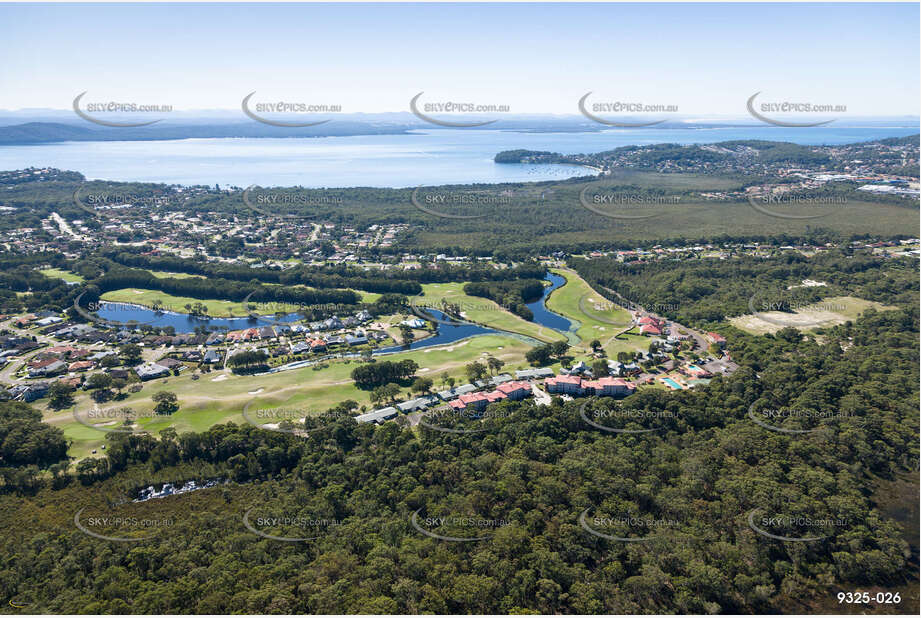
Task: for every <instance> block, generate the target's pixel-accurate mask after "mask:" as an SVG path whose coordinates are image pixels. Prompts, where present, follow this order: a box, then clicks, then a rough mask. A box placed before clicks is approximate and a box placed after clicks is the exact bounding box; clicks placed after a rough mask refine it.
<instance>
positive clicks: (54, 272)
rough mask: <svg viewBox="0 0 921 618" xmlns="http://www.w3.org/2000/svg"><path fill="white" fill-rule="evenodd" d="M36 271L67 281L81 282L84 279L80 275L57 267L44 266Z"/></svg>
mask: <svg viewBox="0 0 921 618" xmlns="http://www.w3.org/2000/svg"><path fill="white" fill-rule="evenodd" d="M38 272H40V273H42V274H43V275H45V276H46V277H49V278H51V279H63V280H64V281H67V282H68V283H83V281H85V280H84V279H83V277H81V276H80V275H75V274H73V273H70V272H67V271H66V270H61V269H59V268H44V269H42V270H40V271H38Z"/></svg>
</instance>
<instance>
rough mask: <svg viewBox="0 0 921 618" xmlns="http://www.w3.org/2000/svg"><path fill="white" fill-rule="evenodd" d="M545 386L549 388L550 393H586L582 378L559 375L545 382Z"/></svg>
mask: <svg viewBox="0 0 921 618" xmlns="http://www.w3.org/2000/svg"><path fill="white" fill-rule="evenodd" d="M544 386H546V387H547V392H548V393H562V394H566V395H581V394H583V392H584V389H583V388H582V378H580V377H579V376H567V375H559V376H556V377H554V378H547V379H546V380H544Z"/></svg>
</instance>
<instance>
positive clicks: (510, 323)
mask: <svg viewBox="0 0 921 618" xmlns="http://www.w3.org/2000/svg"><path fill="white" fill-rule="evenodd" d="M422 290H423V295H422V296H417V297H415V298H414V299H413V302H415V303H420V304H424V305H425V306H430V305H437V304H439V303H440V302H441V301H442V300H446V301H447V302H449V303H452V304H457V305H460V308H461V312H462V317H464V318H465V319H467V320H470V321H471V322H476V323H477V324H481V325H483V326H487V327H489V328H495V329H497V330H504V331H508V332H512V333H519V334H521V335H525V336H527V337H533V338H534V339H538V340H540V341H557V340H560V339H563V335H562V334H560V333H558V332H557V331H555V330H553V329H552V328H547V327H545V326H541V325H540V324H535V323H534V322H529V321H527V320H525V319H524V318H521V317H519V316H517V315H515V314H513V313H511V312H509V311H506V310H505V309H503V308H502V307H500V306H499V304H498V303H496V302H494V301H491V300H489V299H488V298H480V297H478V296H469V295H468V294H465V293H464V284H463V283H426V284H423V286H422Z"/></svg>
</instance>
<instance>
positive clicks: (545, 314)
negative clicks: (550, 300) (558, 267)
mask: <svg viewBox="0 0 921 618" xmlns="http://www.w3.org/2000/svg"><path fill="white" fill-rule="evenodd" d="M544 281H549V282H550V285H548V286H547V287H545V288H544V293H543V295H542V296H541V297H540V300H535V301H534V302H533V303H528V309H530V310H531V313H533V314H534V323H535V324H540V325H541V326H546V327H548V328H552V329H553V330H557V331H560V332H561V333H565V332H566V331H568V330H569V329H570V327H571V326H572V322H570V321H569V320H567V319H566V318H564V317H563V316H561V315H560V314H558V313H554V312H552V311H550V310H549V309H547V305H546V301H547V296H549V295H550V292H552V291H553V290H555V289H557V288H558V287H560V286H561V285H563V284H564V283H566V278H565V277H561V276H559V275H555V274H553V273H547V276H546V277H544Z"/></svg>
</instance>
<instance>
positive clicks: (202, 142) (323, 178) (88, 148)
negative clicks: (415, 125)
mask: <svg viewBox="0 0 921 618" xmlns="http://www.w3.org/2000/svg"><path fill="white" fill-rule="evenodd" d="M917 133H918V127H917V125H915V126H913V127H911V126H910V127H906V126H892V127H891V128H885V127H879V126H872V127H847V126H840V125H836V124H835V123H833V124H831V125H828V126H825V127H812V128H796V129H790V128H782V127H771V126H760V125H759V126H743V127H724V128H708V129H687V128H679V129H674V128H654V127H650V128H640V129H611V130H605V131H598V132H585V133H521V132H515V131H497V130H475V129H474V130H463V131H454V130H448V129H433V130H422V131H413V132H411V133H410V134H406V135H360V136H349V137H319V138H287V139H278V138H233V139H183V140H165V141H143V142H140V141H139V142H63V143H58V144H42V145H27V146H2V147H0V170H11V169H20V168H24V167H29V166H36V167H44V166H53V167H57V168H61V169H66V170H74V171H78V172H82V173H83V174H84V175H85V176H87V178H90V179H103V180H117V181H137V182H163V183H170V184H183V185H194V184H207V185H214V184H220V185H221V186H237V187H247V186H249V185H252V184H259V185H261V186H264V187H268V186H298V185H299V186H303V187H311V188H316V187H355V186H362V187H368V186H371V187H414V186H419V185H437V184H450V183H473V182H482V183H499V182H522V181H537V180H560V179H563V178H568V177H571V176H578V175H585V174H588V173H594V172H592V171H591V170H588V169H587V168H582V167H577V166H570V165H529V164H520V165H519V164H497V163H494V162H493V157H494V156H495V155H496V153H497V152H500V151H502V150H513V149H516V148H524V149H529V150H549V151H553V152H561V153H564V154H578V153H589V152H600V151H603V150H610V149H612V148H617V147H619V146H628V145H632V144H656V143H666V142H668V143H680V144H696V143H712V142H720V141H726V140H735V139H765V140H775V141H789V142H795V143H799V144H846V143H850V142H860V141H866V140H871V139H877V138H881V137H900V136H905V135H912V134H914V135H917Z"/></svg>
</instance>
